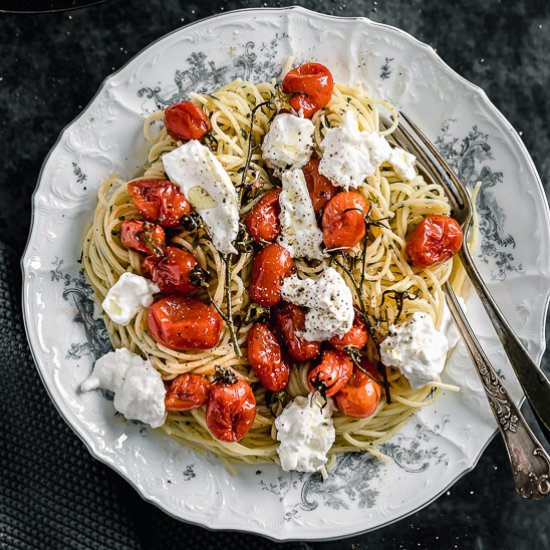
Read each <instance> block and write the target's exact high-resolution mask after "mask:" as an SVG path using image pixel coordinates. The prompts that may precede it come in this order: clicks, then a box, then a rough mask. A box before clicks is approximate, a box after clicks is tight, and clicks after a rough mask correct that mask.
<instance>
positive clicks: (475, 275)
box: [382, 112, 550, 499]
mask: <svg viewBox="0 0 550 550" xmlns="http://www.w3.org/2000/svg"><path fill="white" fill-rule="evenodd" d="M401 118H402V119H403V121H401V120H400V124H399V126H398V128H397V129H396V130H395V131H394V132H393V133H392V134H391V136H389V140H390V142H391V141H393V142H394V143H395V144H396V145H398V146H400V147H402V148H403V149H405V150H407V151H409V152H412V153H414V154H415V156H416V157H417V164H418V167H419V168H420V169H421V171H422V172H423V173H424V174H425V175H427V176H428V177H429V178H430V179H432V180H433V181H435V182H437V183H439V184H440V185H441V186H442V187H443V189H444V190H445V192H446V194H447V197H448V198H449V201H450V203H451V208H452V215H453V217H454V218H455V219H456V220H457V221H458V223H459V224H460V225H461V227H462V230H463V233H464V240H463V244H462V248H461V250H460V251H459V253H458V254H459V257H460V259H461V261H462V264H463V265H464V268H465V270H466V273H467V274H468V276H469V277H470V280H471V281H472V284H473V286H474V288H475V289H476V291H477V293H478V294H479V297H480V299H481V301H482V303H483V305H484V306H485V309H486V310H487V313H488V314H489V318H490V319H491V321H492V322H493V325H494V326H495V329H496V331H497V334H498V335H499V337H500V340H501V342H502V344H503V347H504V350H505V351H506V354H507V355H508V358H509V359H510V362H511V363H512V366H513V368H514V371H515V373H516V375H517V377H518V380H519V382H520V384H521V386H522V388H523V390H524V392H525V395H526V397H527V399H528V401H529V403H530V405H531V407H532V408H533V411H534V412H535V415H536V417H537V419H538V421H539V423H540V425H541V428H542V430H543V432H544V434H545V435H546V437H548V434H550V428H549V425H550V382H549V381H548V379H547V378H546V377H545V376H544V374H543V373H542V371H541V370H540V369H539V368H538V366H537V365H536V363H535V362H534V361H533V360H532V359H531V357H530V356H529V354H528V353H527V350H526V349H525V348H524V346H523V345H522V344H521V342H520V341H519V340H518V338H517V336H516V335H515V334H514V332H513V331H512V329H511V327H510V325H509V324H508V322H507V321H506V319H505V318H504V316H503V315H502V312H501V311H500V309H499V308H498V306H497V304H496V303H495V301H494V299H493V298H492V296H491V295H490V293H489V290H488V289H487V287H486V286H485V284H484V283H483V280H482V279H481V276H480V274H479V272H478V270H477V268H476V267H475V265H474V263H473V261H472V257H471V255H470V252H469V250H468V247H467V245H466V243H467V236H468V230H469V228H470V224H471V220H472V213H473V207H472V203H471V200H470V195H469V193H468V191H467V190H466V188H465V187H464V185H463V184H462V183H461V182H460V180H459V179H458V178H457V177H456V175H455V174H454V172H453V171H452V169H451V168H450V166H449V165H448V164H447V162H446V161H445V159H444V158H443V157H442V156H441V154H440V153H439V151H438V150H437V148H436V147H435V146H434V145H433V144H432V143H431V141H430V140H429V139H428V138H427V137H426V136H425V135H424V133H423V132H422V131H421V130H420V129H419V128H418V126H416V125H415V124H414V123H413V122H412V121H411V119H410V118H409V117H407V116H406V115H405V114H403V112H401ZM382 122H383V124H384V125H385V126H386V127H388V125H389V124H388V122H387V121H382ZM403 122H404V123H403ZM444 291H445V295H446V300H447V304H448V305H449V309H450V311H451V314H452V316H453V318H454V320H455V322H456V323H457V325H458V328H459V330H460V332H461V334H462V336H463V338H464V341H465V343H466V347H467V348H468V351H469V352H470V356H471V357H472V361H473V363H474V365H475V367H476V370H477V372H478V374H479V377H480V379H481V382H482V385H483V388H484V390H485V394H486V395H487V399H488V400H489V404H490V406H491V410H492V411H493V414H494V416H495V419H496V421H497V425H498V428H499V430H500V433H501V435H502V437H503V440H504V444H505V446H506V450H507V452H508V458H509V459H510V464H511V466H512V474H513V478H514V484H515V487H516V490H517V492H518V493H519V494H520V495H521V496H522V497H523V498H527V499H530V498H532V499H541V498H544V497H545V496H547V495H548V494H549V493H550V456H549V455H548V453H546V451H545V450H544V448H543V446H542V445H541V443H540V442H539V440H538V439H537V438H536V436H535V435H534V434H533V432H532V431H531V429H530V428H529V426H528V424H527V422H526V420H525V418H524V417H523V415H522V413H521V412H520V411H519V409H518V408H517V407H516V405H515V404H514V402H513V400H512V399H511V397H510V395H509V394H508V392H507V391H506V388H505V387H504V385H503V384H502V382H501V380H500V378H499V376H498V375H497V373H496V372H495V370H494V368H493V366H492V365H491V362H490V361H489V358H488V357H487V355H486V354H485V352H484V351H483V349H482V348H481V345H480V344H479V341H478V339H477V337H476V335H475V333H474V332H473V330H472V327H471V326H470V323H469V322H468V320H467V318H466V316H465V314H464V312H463V311H462V308H461V307H460V305H459V303H458V301H457V298H456V295H455V293H454V291H453V289H452V287H451V285H450V284H449V283H446V284H445V285H444Z"/></svg>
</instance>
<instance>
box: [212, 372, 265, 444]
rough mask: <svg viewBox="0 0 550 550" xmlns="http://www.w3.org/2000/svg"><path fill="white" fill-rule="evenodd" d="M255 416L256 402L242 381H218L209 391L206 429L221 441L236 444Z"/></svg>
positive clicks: (247, 385)
mask: <svg viewBox="0 0 550 550" xmlns="http://www.w3.org/2000/svg"><path fill="white" fill-rule="evenodd" d="M255 416H256V398H255V397H254V393H253V391H252V388H251V387H250V385H249V384H248V382H245V381H244V380H236V381H234V382H224V381H220V382H218V383H216V384H213V385H212V386H211V388H210V395H209V397H208V403H207V405H206V425H207V426H208V429H209V430H210V432H211V433H212V435H213V436H214V437H215V438H217V439H220V440H221V441H240V440H241V439H242V438H243V437H244V436H245V435H246V434H247V433H248V430H250V428H252V424H254V418H255Z"/></svg>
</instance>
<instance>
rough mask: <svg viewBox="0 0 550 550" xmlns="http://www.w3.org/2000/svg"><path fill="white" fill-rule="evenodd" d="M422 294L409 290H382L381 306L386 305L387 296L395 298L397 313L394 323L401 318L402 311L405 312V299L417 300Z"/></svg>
mask: <svg viewBox="0 0 550 550" xmlns="http://www.w3.org/2000/svg"><path fill="white" fill-rule="evenodd" d="M419 296H420V292H419V291H417V292H415V293H414V294H411V293H410V292H407V291H406V290H392V289H390V290H384V292H382V301H381V302H380V307H382V306H383V305H384V301H385V300H386V297H388V298H393V299H394V300H395V305H396V306H397V315H396V317H395V319H394V323H395V322H397V321H398V320H399V318H400V317H401V313H403V302H404V300H416V299H417V298H418V297H419Z"/></svg>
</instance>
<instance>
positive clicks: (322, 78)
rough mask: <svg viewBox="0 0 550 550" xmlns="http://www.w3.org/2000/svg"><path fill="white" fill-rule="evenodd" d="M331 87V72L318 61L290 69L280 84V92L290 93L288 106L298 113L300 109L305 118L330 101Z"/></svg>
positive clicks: (332, 87) (332, 84)
mask: <svg viewBox="0 0 550 550" xmlns="http://www.w3.org/2000/svg"><path fill="white" fill-rule="evenodd" d="M333 89H334V80H333V78H332V74H331V72H330V71H329V70H328V69H327V68H326V67H325V66H324V65H321V64H320V63H306V64H304V65H300V66H299V67H296V68H295V69H292V70H291V71H289V72H288V73H287V75H286V76H285V78H284V79H283V82H282V84H281V90H282V92H283V93H285V94H289V95H290V98H289V103H290V106H291V107H292V108H293V109H294V110H295V111H296V112H298V113H299V112H300V111H302V113H303V116H304V117H305V118H311V117H312V116H313V115H314V114H315V113H316V112H317V111H318V110H319V109H322V108H323V107H324V106H325V105H326V104H327V103H328V102H329V101H330V98H331V96H332V91H333Z"/></svg>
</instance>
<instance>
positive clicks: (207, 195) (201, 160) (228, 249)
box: [162, 139, 239, 254]
mask: <svg viewBox="0 0 550 550" xmlns="http://www.w3.org/2000/svg"><path fill="white" fill-rule="evenodd" d="M162 161H163V163H164V170H165V171H166V174H167V175H168V177H169V178H170V180H171V181H173V182H174V183H175V184H177V185H178V186H179V188H180V190H181V192H182V193H183V194H184V195H185V197H186V198H187V200H188V201H189V202H190V203H191V205H192V206H193V207H194V208H195V209H196V210H197V212H198V213H199V215H200V217H201V218H202V220H203V222H204V224H205V226H206V230H207V232H208V234H209V235H210V237H211V239H212V242H213V243H214V246H215V248H216V250H218V252H221V253H222V254H230V253H233V254H236V253H237V250H236V249H235V247H234V245H233V242H234V241H235V239H236V238H237V233H238V232H239V199H238V196H237V192H236V190H235V186H234V185H233V182H232V181H231V178H230V177H229V175H228V174H227V172H226V171H225V170H224V168H223V166H222V165H221V163H220V161H219V160H218V159H217V158H216V157H215V156H214V155H213V154H212V152H211V151H210V149H208V147H206V146H204V145H202V144H201V143H200V142H199V141H197V140H195V139H192V140H190V141H188V142H187V143H185V144H183V145H181V146H180V147H178V148H177V149H174V150H173V151H171V152H170V153H167V154H165V155H164V156H163V157H162Z"/></svg>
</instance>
